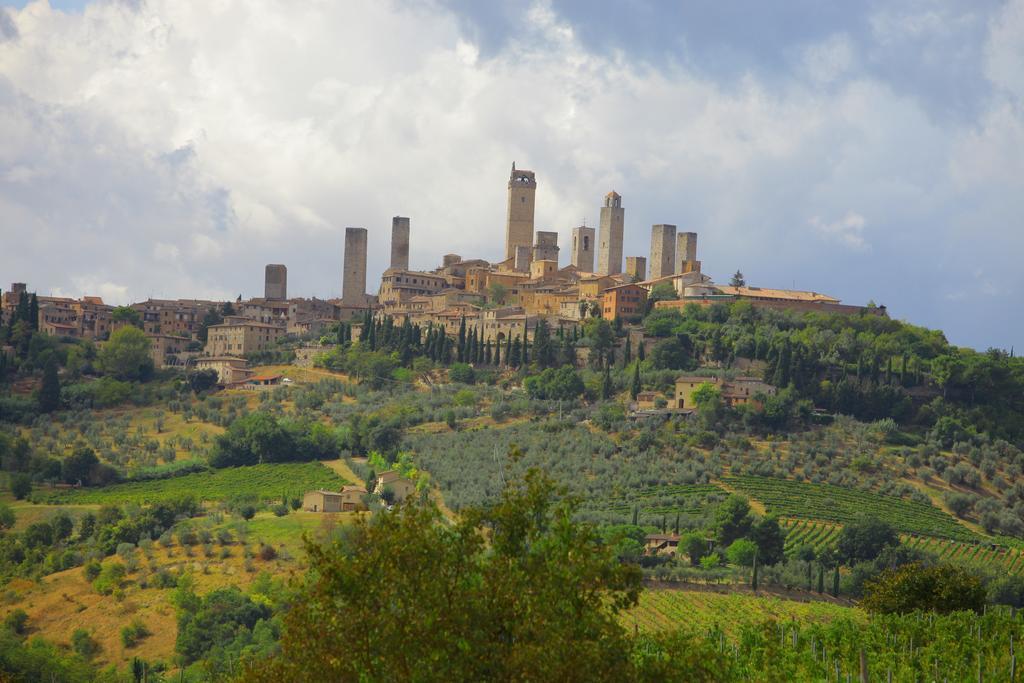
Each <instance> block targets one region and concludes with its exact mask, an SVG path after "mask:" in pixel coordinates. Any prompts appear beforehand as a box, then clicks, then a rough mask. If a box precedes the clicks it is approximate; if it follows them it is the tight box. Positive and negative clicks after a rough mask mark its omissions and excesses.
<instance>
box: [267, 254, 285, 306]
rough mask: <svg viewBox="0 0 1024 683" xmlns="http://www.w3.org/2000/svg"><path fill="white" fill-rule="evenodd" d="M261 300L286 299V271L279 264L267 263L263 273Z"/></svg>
mask: <svg viewBox="0 0 1024 683" xmlns="http://www.w3.org/2000/svg"><path fill="white" fill-rule="evenodd" d="M263 298H264V299H268V300H271V301H284V300H286V299H287V298H288V269H287V268H286V267H284V265H282V264H280V263H268V264H267V267H266V268H265V269H264V271H263Z"/></svg>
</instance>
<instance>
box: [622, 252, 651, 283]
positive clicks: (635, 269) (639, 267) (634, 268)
mask: <svg viewBox="0 0 1024 683" xmlns="http://www.w3.org/2000/svg"><path fill="white" fill-rule="evenodd" d="M626 275H628V276H629V277H631V278H633V282H643V281H644V280H646V279H647V258H646V257H644V256H627V257H626Z"/></svg>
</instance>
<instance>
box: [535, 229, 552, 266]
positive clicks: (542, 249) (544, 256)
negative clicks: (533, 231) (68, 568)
mask: <svg viewBox="0 0 1024 683" xmlns="http://www.w3.org/2000/svg"><path fill="white" fill-rule="evenodd" d="M532 260H534V261H554V262H555V264H556V267H557V264H558V233H557V232H547V231H543V230H538V231H537V242H536V243H535V244H534V245H533V259H532Z"/></svg>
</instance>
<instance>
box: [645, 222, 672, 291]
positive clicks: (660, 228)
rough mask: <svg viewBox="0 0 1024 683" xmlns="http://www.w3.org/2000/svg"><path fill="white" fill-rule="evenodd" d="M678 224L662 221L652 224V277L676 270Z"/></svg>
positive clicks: (656, 277) (663, 275)
mask: <svg viewBox="0 0 1024 683" xmlns="http://www.w3.org/2000/svg"><path fill="white" fill-rule="evenodd" d="M675 261H676V226H674V225H668V224H665V223H661V224H658V225H653V226H651V279H652V280H656V279H658V278H660V277H665V276H666V275H671V274H672V273H674V272H675V270H674V269H675V265H676V264H675Z"/></svg>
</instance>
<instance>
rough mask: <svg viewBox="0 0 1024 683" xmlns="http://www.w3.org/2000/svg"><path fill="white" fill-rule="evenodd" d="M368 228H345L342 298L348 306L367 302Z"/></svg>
mask: <svg viewBox="0 0 1024 683" xmlns="http://www.w3.org/2000/svg"><path fill="white" fill-rule="evenodd" d="M366 244H367V237H366V228H345V256H344V270H343V272H342V276H341V300H342V303H344V304H346V305H348V306H363V305H365V303H366Z"/></svg>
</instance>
